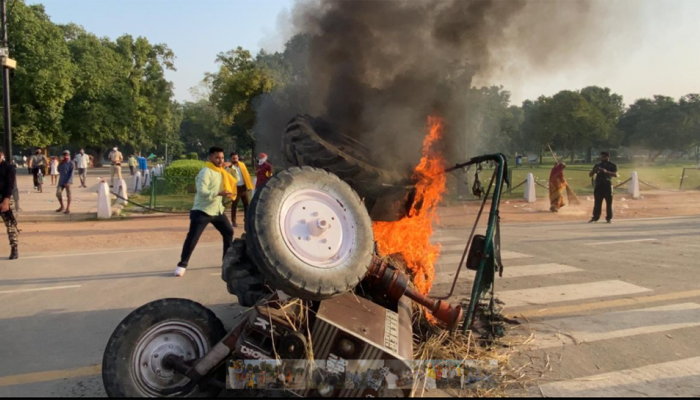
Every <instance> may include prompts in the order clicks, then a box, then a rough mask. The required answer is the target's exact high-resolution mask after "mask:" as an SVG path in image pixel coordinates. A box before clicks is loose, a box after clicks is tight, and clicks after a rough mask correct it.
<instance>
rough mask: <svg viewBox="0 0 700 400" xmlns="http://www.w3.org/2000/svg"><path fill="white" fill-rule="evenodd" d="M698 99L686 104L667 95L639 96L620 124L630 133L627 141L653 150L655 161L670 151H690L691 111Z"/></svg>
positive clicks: (688, 100)
mask: <svg viewBox="0 0 700 400" xmlns="http://www.w3.org/2000/svg"><path fill="white" fill-rule="evenodd" d="M695 101H696V100H693V99H692V97H691V98H689V99H686V100H683V104H684V106H681V104H680V102H677V101H675V100H674V99H673V98H671V97H667V96H654V98H653V99H639V100H637V101H636V102H635V103H634V104H632V105H631V106H630V107H629V109H628V110H627V111H626V112H625V113H624V115H623V116H622V117H621V118H620V121H619V123H618V127H619V128H620V130H622V131H624V132H625V134H626V137H625V144H627V145H628V146H632V147H641V148H645V149H648V150H650V153H649V159H650V161H655V160H656V159H657V158H658V157H659V156H660V155H661V154H663V153H664V151H666V150H671V151H672V152H684V151H687V150H688V149H689V148H690V147H692V145H693V140H692V137H691V136H692V133H691V132H693V130H692V128H691V127H692V123H691V121H692V118H690V117H689V115H688V111H689V110H690V109H692V108H694V107H695V106H694V105H691V104H693V103H694V102H695Z"/></svg>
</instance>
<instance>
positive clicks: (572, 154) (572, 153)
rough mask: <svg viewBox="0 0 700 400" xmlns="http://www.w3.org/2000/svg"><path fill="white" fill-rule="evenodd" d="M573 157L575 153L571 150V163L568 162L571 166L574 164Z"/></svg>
mask: <svg viewBox="0 0 700 400" xmlns="http://www.w3.org/2000/svg"><path fill="white" fill-rule="evenodd" d="M574 157H576V151H574V150H571V161H570V162H571V164H573V163H574Z"/></svg>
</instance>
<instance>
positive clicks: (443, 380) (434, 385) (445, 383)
mask: <svg viewBox="0 0 700 400" xmlns="http://www.w3.org/2000/svg"><path fill="white" fill-rule="evenodd" d="M464 377H465V369H464V365H462V364H460V365H457V366H455V365H445V364H437V365H435V366H433V364H432V363H428V367H427V369H426V372H425V379H426V382H425V388H426V389H448V388H452V387H456V386H457V385H459V388H460V389H464V385H465V383H466V382H465V379H464Z"/></svg>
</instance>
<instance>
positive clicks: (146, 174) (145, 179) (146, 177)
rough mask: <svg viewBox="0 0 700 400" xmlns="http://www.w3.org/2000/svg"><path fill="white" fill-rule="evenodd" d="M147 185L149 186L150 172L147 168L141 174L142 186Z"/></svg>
mask: <svg viewBox="0 0 700 400" xmlns="http://www.w3.org/2000/svg"><path fill="white" fill-rule="evenodd" d="M149 186H151V172H150V171H149V170H146V172H144V176H143V187H145V188H146V187H149Z"/></svg>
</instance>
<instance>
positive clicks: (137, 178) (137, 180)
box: [134, 171, 143, 192]
mask: <svg viewBox="0 0 700 400" xmlns="http://www.w3.org/2000/svg"><path fill="white" fill-rule="evenodd" d="M142 189H143V177H142V176H141V171H138V172H137V173H136V175H134V192H140V191H141V190H142Z"/></svg>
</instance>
